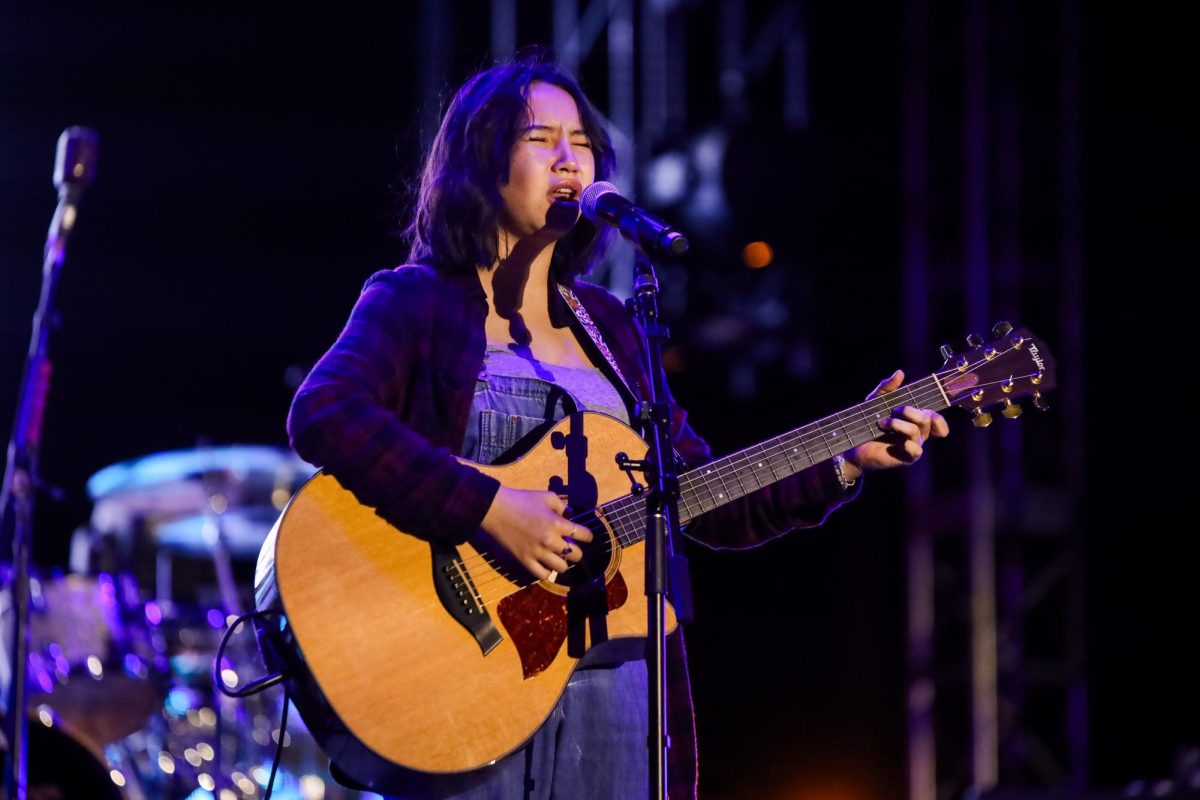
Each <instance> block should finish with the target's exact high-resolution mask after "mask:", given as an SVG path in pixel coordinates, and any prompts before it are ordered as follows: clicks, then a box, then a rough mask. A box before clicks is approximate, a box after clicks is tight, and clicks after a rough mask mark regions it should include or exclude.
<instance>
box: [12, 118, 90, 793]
mask: <svg viewBox="0 0 1200 800" xmlns="http://www.w3.org/2000/svg"><path fill="white" fill-rule="evenodd" d="M99 145H100V139H99V137H98V136H97V135H96V134H95V132H93V131H90V130H88V129H87V128H79V127H75V128H67V129H66V130H65V131H63V132H62V135H61V136H60V137H59V139H58V152H57V157H56V159H55V163H54V186H55V188H57V189H58V207H57V208H56V209H55V212H54V217H53V218H52V219H51V221H50V232H49V233H48V234H47V237H46V250H45V253H44V256H43V261H42V292H41V296H40V298H39V300H38V307H37V310H36V311H35V312H34V316H33V335H32V338H31V340H30V343H29V353H28V355H27V357H26V360H25V373H24V375H23V376H22V379H21V393H20V397H19V400H18V403H17V413H16V420H15V422H14V424H13V436H12V439H11V441H10V442H9V445H8V464H7V466H6V468H5V472H4V483H3V487H2V488H0V524H3V526H4V531H3V534H4V535H3V536H2V537H0V539H3V540H6V541H11V543H12V548H13V550H12V558H13V577H12V586H11V588H12V598H13V600H12V602H13V608H14V610H15V612H16V613H15V615H14V621H13V630H12V641H11V647H10V649H9V654H10V658H11V660H12V663H11V672H10V675H11V679H12V684H11V686H10V687H9V692H8V705H7V708H8V719H7V721H6V723H5V731H4V733H5V736H6V737H7V739H8V747H9V750H8V758H7V759H6V762H5V769H4V787H5V796H6V797H7V798H8V799H9V800H25V797H26V786H27V783H28V765H29V752H28V749H29V747H28V746H29V740H28V737H29V720H28V718H27V716H26V714H25V706H26V703H27V699H26V694H27V691H26V690H27V687H26V685H25V683H26V674H25V673H26V668H27V667H28V654H29V556H30V551H31V549H32V545H33V541H32V540H33V509H34V492H35V491H36V490H37V489H39V488H41V487H40V482H39V480H38V471H37V466H38V451H39V449H40V446H41V437H42V420H43V414H44V412H45V408H46V396H47V394H48V393H49V390H50V374H51V371H52V369H53V367H52V365H51V362H50V358H49V339H50V330H51V328H52V327H53V326H54V325H55V324H56V322H57V320H56V315H55V311H54V290H55V288H56V287H57V284H58V276H59V272H60V271H61V269H62V265H63V263H64V262H65V261H66V256H67V240H68V239H69V238H70V235H71V231H72V230H73V229H74V227H75V220H76V216H77V204H78V203H79V199H80V197H81V196H82V194H83V190H84V189H86V188H87V187H88V185H89V184H90V183H91V182H92V180H93V179H94V178H95V177H96V154H97V151H98V150H99ZM10 530H11V536H10V535H9V531H10Z"/></svg>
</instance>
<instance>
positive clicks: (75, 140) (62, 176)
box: [54, 125, 100, 202]
mask: <svg viewBox="0 0 1200 800" xmlns="http://www.w3.org/2000/svg"><path fill="white" fill-rule="evenodd" d="M99 152H100V137H99V136H98V135H97V134H96V132H95V131H93V130H91V129H89V128H83V127H80V126H78V125H76V126H74V127H71V128H67V129H66V130H65V131H63V132H62V135H61V136H59V137H58V153H57V155H56V156H55V159H54V188H55V189H58V196H59V197H60V198H62V197H65V198H66V199H67V200H68V201H70V202H75V201H77V200H78V199H79V196H80V195H81V194H83V190H84V189H86V188H87V187H88V186H90V185H91V183H92V181H94V180H95V179H96V158H97V155H98V154H99Z"/></svg>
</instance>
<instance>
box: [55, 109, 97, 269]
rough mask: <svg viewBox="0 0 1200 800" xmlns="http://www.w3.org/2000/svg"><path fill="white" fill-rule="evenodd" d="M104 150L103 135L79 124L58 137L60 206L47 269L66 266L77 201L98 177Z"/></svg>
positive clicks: (57, 182)
mask: <svg viewBox="0 0 1200 800" xmlns="http://www.w3.org/2000/svg"><path fill="white" fill-rule="evenodd" d="M99 152H100V136H99V135H98V134H97V133H96V132H95V131H93V130H91V129H90V128H83V127H80V126H78V125H76V126H73V127H70V128H67V129H66V130H65V131H63V132H62V135H61V136H59V137H58V152H57V153H56V154H55V157H54V188H55V189H58V207H57V208H56V209H55V210H54V216H53V217H51V219H50V232H49V233H48V234H47V235H46V251H45V258H46V260H45V268H46V269H50V268H51V267H58V266H61V265H62V262H63V259H64V258H65V257H66V249H67V238H68V237H69V236H70V235H71V231H72V229H74V227H75V218H76V216H77V211H76V204H77V203H78V202H79V198H80V197H82V196H83V190H84V189H86V188H87V187H88V186H90V185H91V183H92V181H94V180H95V179H96V158H97V155H98V154H99Z"/></svg>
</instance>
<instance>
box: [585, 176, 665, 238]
mask: <svg viewBox="0 0 1200 800" xmlns="http://www.w3.org/2000/svg"><path fill="white" fill-rule="evenodd" d="M579 205H580V206H581V207H582V209H583V215H584V216H585V217H587V218H588V219H590V220H591V221H592V222H603V223H604V224H605V225H612V226H613V227H614V228H616V229H617V230H619V231H621V235H622V236H624V237H625V238H626V239H628V240H629V241H630V242H632V243H633V244H634V245H636V246H637V247H640V248H641V249H642V251H643V252H645V253H646V254H647V255H649V254H651V253H658V254H661V255H666V256H681V255H683V254H684V253H686V252H687V249H688V240H687V237H686V236H684V235H683V234H682V233H680V232H679V231H677V230H675V229H674V228H672V227H671V226H670V225H668V224H667V223H665V222H663V221H662V220H660V219H658V218H656V217H654V216H651V215H650V214H649V213H648V212H646V211H643V210H642V209H640V208H638V207H637V206H635V205H634V204H633V203H631V202H629V201H628V200H626V199H625V198H624V197H621V195H619V194H617V187H615V186H613V185H612V184H611V183H607V182H605V181H598V182H596V183H593V184H591V185H590V186H588V187H587V188H586V189H584V190H583V194H582V195H580V196H579Z"/></svg>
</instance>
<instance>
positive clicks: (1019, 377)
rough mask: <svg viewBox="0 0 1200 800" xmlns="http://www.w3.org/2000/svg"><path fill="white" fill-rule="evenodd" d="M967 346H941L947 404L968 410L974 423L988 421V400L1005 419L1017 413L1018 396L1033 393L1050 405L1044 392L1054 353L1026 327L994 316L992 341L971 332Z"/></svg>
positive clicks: (1036, 401) (1038, 402)
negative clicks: (955, 349)
mask: <svg viewBox="0 0 1200 800" xmlns="http://www.w3.org/2000/svg"><path fill="white" fill-rule="evenodd" d="M967 346H968V349H967V350H965V351H964V352H962V353H957V354H956V353H954V352H953V351H952V350H951V349H950V348H949V347H948V346H945V345H943V346H942V357H943V358H945V359H946V361H945V363H944V364H943V365H942V369H941V370H940V371H939V372H938V373H937V378H938V380H939V381H940V383H941V386H942V389H943V390H944V391H945V392H946V396H947V398H948V399H949V401H950V404H951V405H955V406H961V407H962V408H965V409H967V410H968V411H970V412H971V421H972V422H973V423H974V424H975V425H976V426H977V427H981V428H985V427H987V426H988V425H990V424H991V423H992V415H991V413H990V412H989V410H988V409H989V408H991V407H992V406H998V407H999V409H1000V413H1001V414H1003V415H1004V416H1005V417H1007V418H1008V419H1016V418H1017V417H1019V416H1021V406H1020V405H1019V404H1018V403H1017V400H1019V399H1021V398H1023V397H1032V398H1033V405H1034V407H1035V408H1037V409H1040V410H1042V411H1045V410H1046V409H1047V408H1049V405H1048V404H1047V403H1046V399H1045V393H1046V392H1049V391H1050V390H1051V389H1053V388H1054V386H1055V378H1054V356H1052V355H1051V354H1050V348H1049V347H1047V346H1046V344H1045V343H1044V342H1042V341H1041V340H1040V339H1038V338H1037V337H1036V336H1034V335H1033V334H1032V333H1030V332H1029V330H1028V329H1026V328H1013V326H1012V325H1010V324H1009V323H1007V322H998V323H996V324H995V325H994V326H993V327H992V339H991V341H987V342H985V341H984V340H983V337H982V336H980V335H979V334H971V335H970V336H968V337H967Z"/></svg>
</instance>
